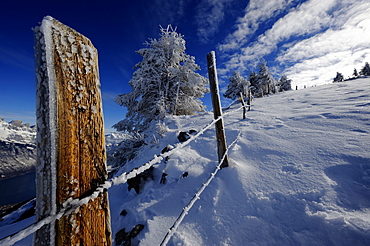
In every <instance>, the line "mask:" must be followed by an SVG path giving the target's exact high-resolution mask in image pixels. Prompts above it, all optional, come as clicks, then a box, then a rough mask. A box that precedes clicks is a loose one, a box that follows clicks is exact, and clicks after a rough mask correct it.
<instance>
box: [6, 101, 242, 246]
mask: <svg viewBox="0 0 370 246" xmlns="http://www.w3.org/2000/svg"><path fill="white" fill-rule="evenodd" d="M241 108H243V106H242V107H239V108H236V109H235V110H232V111H230V112H227V113H224V114H223V115H222V116H220V117H218V118H217V119H214V120H213V121H212V122H210V123H209V124H208V125H206V126H205V127H204V128H202V129H201V130H200V131H198V132H197V133H196V134H195V135H192V136H190V138H189V139H188V140H187V141H186V142H183V143H178V144H177V145H176V147H175V148H173V149H172V150H170V151H168V152H166V153H163V154H160V155H159V156H157V155H155V156H154V158H153V159H152V160H150V161H148V162H147V163H145V164H143V165H142V166H140V167H138V168H134V169H133V170H131V171H129V172H125V173H123V174H121V175H119V176H117V177H113V178H111V179H110V180H107V181H105V183H103V184H102V185H100V186H99V187H98V188H97V189H96V190H95V191H94V192H93V193H92V195H90V196H88V197H85V198H83V199H80V198H76V199H72V198H71V199H69V200H67V201H66V202H65V203H64V204H63V205H64V206H63V208H62V209H61V210H60V211H59V212H58V213H57V214H55V215H51V216H48V217H46V218H44V219H42V220H40V221H38V222H35V223H33V224H31V225H29V226H28V227H26V228H24V229H22V230H20V231H18V232H17V233H15V234H13V235H11V236H8V237H6V238H4V239H2V240H0V245H1V246H8V245H9V246H10V245H13V244H15V243H16V242H18V241H20V240H22V239H24V238H26V237H27V236H29V235H31V234H32V233H35V232H36V231H37V230H39V229H40V228H41V227H43V226H44V225H47V224H51V223H54V222H55V221H56V220H58V219H60V218H61V217H63V216H65V215H69V214H71V213H72V212H73V211H75V210H76V209H77V208H79V207H80V206H82V205H85V204H87V203H89V201H90V200H93V199H95V198H96V197H97V196H99V194H100V193H102V192H103V191H104V190H108V189H110V188H111V187H112V186H116V185H119V184H124V183H126V182H127V180H129V179H131V178H134V177H136V176H137V175H139V174H141V173H143V172H145V171H146V170H148V169H149V168H151V167H152V166H153V165H154V164H157V163H160V162H161V161H162V160H164V159H165V158H166V157H168V156H170V155H172V154H173V153H174V152H176V151H177V150H179V149H181V148H184V147H185V146H187V145H188V144H190V143H191V142H192V141H194V140H195V139H197V138H198V137H199V136H200V135H202V134H203V133H204V132H205V131H206V130H208V129H209V128H211V127H212V126H213V125H214V124H215V123H216V122H218V121H219V120H221V119H223V118H224V117H225V116H227V115H229V114H231V113H233V112H236V111H238V110H240V109H241ZM238 136H239V135H238ZM234 142H235V140H234ZM234 142H233V143H232V144H231V145H233V144H234ZM231 145H230V146H231ZM226 153H227V151H226ZM226 153H225V155H224V157H223V158H222V161H221V163H222V162H223V160H224V158H225V156H226ZM216 170H217V169H216ZM217 171H218V170H217ZM217 171H216V173H217ZM202 192H203V191H202ZM194 203H195V201H194ZM184 217H185V215H184ZM180 223H181V221H180ZM172 234H173V233H172ZM172 234H171V236H172Z"/></svg>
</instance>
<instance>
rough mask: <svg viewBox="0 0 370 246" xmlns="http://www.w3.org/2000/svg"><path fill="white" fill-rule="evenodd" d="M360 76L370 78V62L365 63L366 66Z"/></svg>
mask: <svg viewBox="0 0 370 246" xmlns="http://www.w3.org/2000/svg"><path fill="white" fill-rule="evenodd" d="M360 75H362V76H370V65H369V63H368V62H366V63H365V66H364V67H363V68H362V69H361V71H360Z"/></svg>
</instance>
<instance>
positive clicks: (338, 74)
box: [333, 72, 344, 83]
mask: <svg viewBox="0 0 370 246" xmlns="http://www.w3.org/2000/svg"><path fill="white" fill-rule="evenodd" d="M343 80H344V77H343V74H341V73H340V72H337V76H335V78H334V79H333V83H336V82H342V81H343Z"/></svg>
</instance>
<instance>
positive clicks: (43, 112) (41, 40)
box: [34, 20, 57, 244]
mask: <svg viewBox="0 0 370 246" xmlns="http://www.w3.org/2000/svg"><path fill="white" fill-rule="evenodd" d="M50 25H51V23H50V22H48V21H46V20H45V21H43V24H42V26H40V27H36V28H35V29H34V32H35V60H36V62H35V64H36V67H35V70H36V80H37V83H36V84H37V86H36V109H37V110H36V117H37V137H36V144H37V160H36V165H37V174H38V175H37V177H36V186H37V189H38V190H37V193H36V215H37V218H36V219H37V220H41V219H44V218H45V217H48V216H51V215H55V214H56V202H55V201H56V193H55V192H56V180H55V177H56V152H55V151H56V150H55V146H56V136H55V134H56V130H57V129H56V126H55V125H54V122H56V109H55V101H56V98H55V97H56V94H55V93H56V90H55V88H54V85H55V74H54V73H53V72H54V66H53V64H54V63H53V62H52V61H53V60H54V57H53V52H52V49H53V47H52V41H51V27H50ZM53 146H54V147H53ZM50 187H51V188H50ZM53 224H54V223H52V224H49V225H45V226H44V227H43V229H42V230H39V231H38V232H37V233H38V237H39V238H49V240H51V241H49V240H48V242H47V243H50V244H54V241H53V238H54V237H53V236H51V237H49V231H50V229H52V228H54V225H53ZM35 243H38V242H35Z"/></svg>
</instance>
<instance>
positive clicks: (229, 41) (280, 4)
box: [219, 0, 293, 51]
mask: <svg viewBox="0 0 370 246" xmlns="http://www.w3.org/2000/svg"><path fill="white" fill-rule="evenodd" d="M292 2H293V0H275V1H271V0H251V1H250V2H249V4H248V6H247V7H246V9H245V11H244V12H245V15H244V16H243V17H242V18H239V19H238V21H237V24H236V28H237V30H236V31H235V32H233V33H232V34H230V35H229V36H228V37H227V38H226V41H225V43H224V44H221V45H220V46H219V49H220V50H221V51H229V50H234V49H237V48H240V47H241V46H242V45H244V44H245V43H247V42H248V40H249V36H250V35H252V34H254V32H255V31H256V30H257V29H258V28H259V26H260V24H261V23H262V22H264V21H266V20H267V19H269V18H271V17H273V16H275V15H276V14H278V13H280V11H282V10H284V9H286V7H288V6H289V5H290V4H291V3H292Z"/></svg>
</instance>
